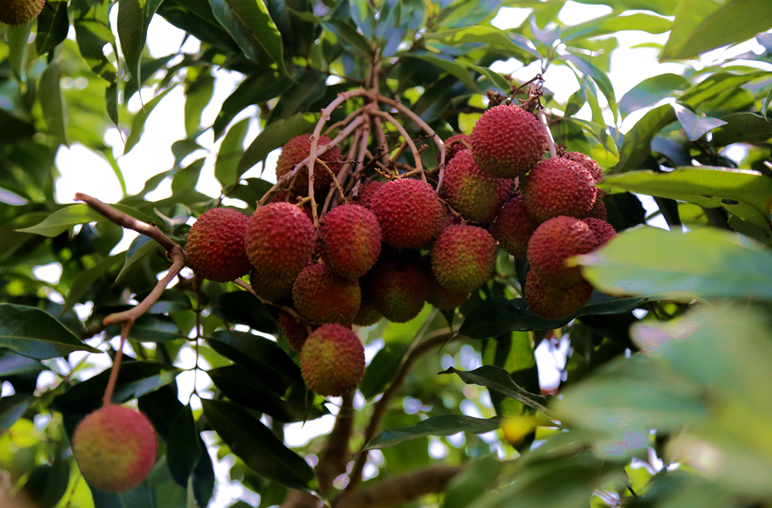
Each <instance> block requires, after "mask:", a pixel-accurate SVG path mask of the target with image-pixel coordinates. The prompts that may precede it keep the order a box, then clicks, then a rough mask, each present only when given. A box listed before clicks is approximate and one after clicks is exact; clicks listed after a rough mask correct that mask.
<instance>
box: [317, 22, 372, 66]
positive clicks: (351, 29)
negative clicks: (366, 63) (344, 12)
mask: <svg viewBox="0 0 772 508" xmlns="http://www.w3.org/2000/svg"><path fill="white" fill-rule="evenodd" d="M322 26H324V28H325V29H326V30H329V31H330V32H332V33H334V34H335V35H336V36H338V38H340V39H342V40H343V41H344V42H346V43H347V44H348V47H349V48H351V50H353V51H354V52H357V53H358V54H359V56H361V57H365V58H368V57H369V55H370V53H371V49H370V44H369V43H368V42H367V39H366V38H365V37H363V36H362V34H361V33H359V32H357V29H356V27H355V26H354V25H353V23H351V22H350V21H348V20H344V19H340V18H331V19H329V20H326V21H324V22H323V23H322Z"/></svg>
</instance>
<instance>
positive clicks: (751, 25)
mask: <svg viewBox="0 0 772 508" xmlns="http://www.w3.org/2000/svg"><path fill="white" fill-rule="evenodd" d="M675 15H676V18H675V21H674V22H673V30H672V31H671V32H670V37H669V38H668V40H667V43H666V44H665V48H664V49H663V50H662V55H660V62H664V61H666V60H680V59H686V58H693V57H696V56H697V55H699V54H700V53H704V52H706V51H710V50H711V49H715V48H718V47H720V46H725V45H727V44H734V43H736V42H742V41H745V40H748V39H752V38H753V37H754V36H755V35H756V34H757V33H759V32H766V31H767V30H769V29H770V28H772V4H771V3H769V2H768V1H766V0H734V1H730V2H723V5H722V3H719V2H716V1H714V0H681V1H680V2H678V6H677V7H676V12H675Z"/></svg>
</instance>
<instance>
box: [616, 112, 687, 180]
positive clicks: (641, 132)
mask: <svg viewBox="0 0 772 508" xmlns="http://www.w3.org/2000/svg"><path fill="white" fill-rule="evenodd" d="M675 120H676V115H675V111H673V107H672V106H671V105H670V104H663V105H662V106H659V107H657V108H654V109H652V110H651V111H649V112H648V113H646V114H645V115H644V116H643V118H641V119H640V120H638V123H636V124H635V125H634V126H633V128H632V129H630V131H628V132H627V134H625V139H624V142H623V143H622V149H621V150H619V162H618V163H617V164H616V165H615V166H614V167H613V168H612V169H611V171H609V172H610V173H624V172H626V171H632V170H634V169H638V167H639V165H640V164H641V163H642V162H643V161H645V160H646V159H647V158H648V157H649V156H650V155H651V141H652V140H653V139H654V137H655V136H656V135H657V133H659V131H660V130H662V129H663V128H664V127H665V126H667V125H668V124H670V123H672V122H674V121H675Z"/></svg>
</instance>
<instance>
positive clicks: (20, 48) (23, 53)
mask: <svg viewBox="0 0 772 508" xmlns="http://www.w3.org/2000/svg"><path fill="white" fill-rule="evenodd" d="M31 30H32V23H27V24H26V25H21V26H8V27H7V28H6V37H7V43H8V51H9V55H8V60H9V62H10V64H11V68H12V69H13V73H14V75H15V76H16V77H17V78H18V80H19V81H20V82H24V81H27V45H28V44H27V43H28V41H29V35H30V31H31Z"/></svg>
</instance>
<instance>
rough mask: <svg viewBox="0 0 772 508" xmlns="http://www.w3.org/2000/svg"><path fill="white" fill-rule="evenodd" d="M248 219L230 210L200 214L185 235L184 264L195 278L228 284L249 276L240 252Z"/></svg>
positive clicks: (245, 260)
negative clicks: (185, 261) (187, 263)
mask: <svg viewBox="0 0 772 508" xmlns="http://www.w3.org/2000/svg"><path fill="white" fill-rule="evenodd" d="M248 220H249V217H247V216H246V215H244V214H243V213H241V212H238V211H236V210H232V209H230V208H212V209H211V210H208V211H206V212H204V213H203V214H201V216H200V217H199V218H198V220H197V221H196V222H195V224H193V227H191V228H190V232H189V233H188V248H187V253H188V261H189V262H190V267H191V268H193V271H194V272H196V274H197V275H199V276H201V277H203V278H205V279H208V280H212V281H215V282H228V281H232V280H233V279H238V278H239V277H242V276H244V275H246V274H248V273H249V269H250V267H251V265H250V264H249V258H248V257H247V252H246V250H245V249H244V234H245V232H246V229H247V221H248Z"/></svg>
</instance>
